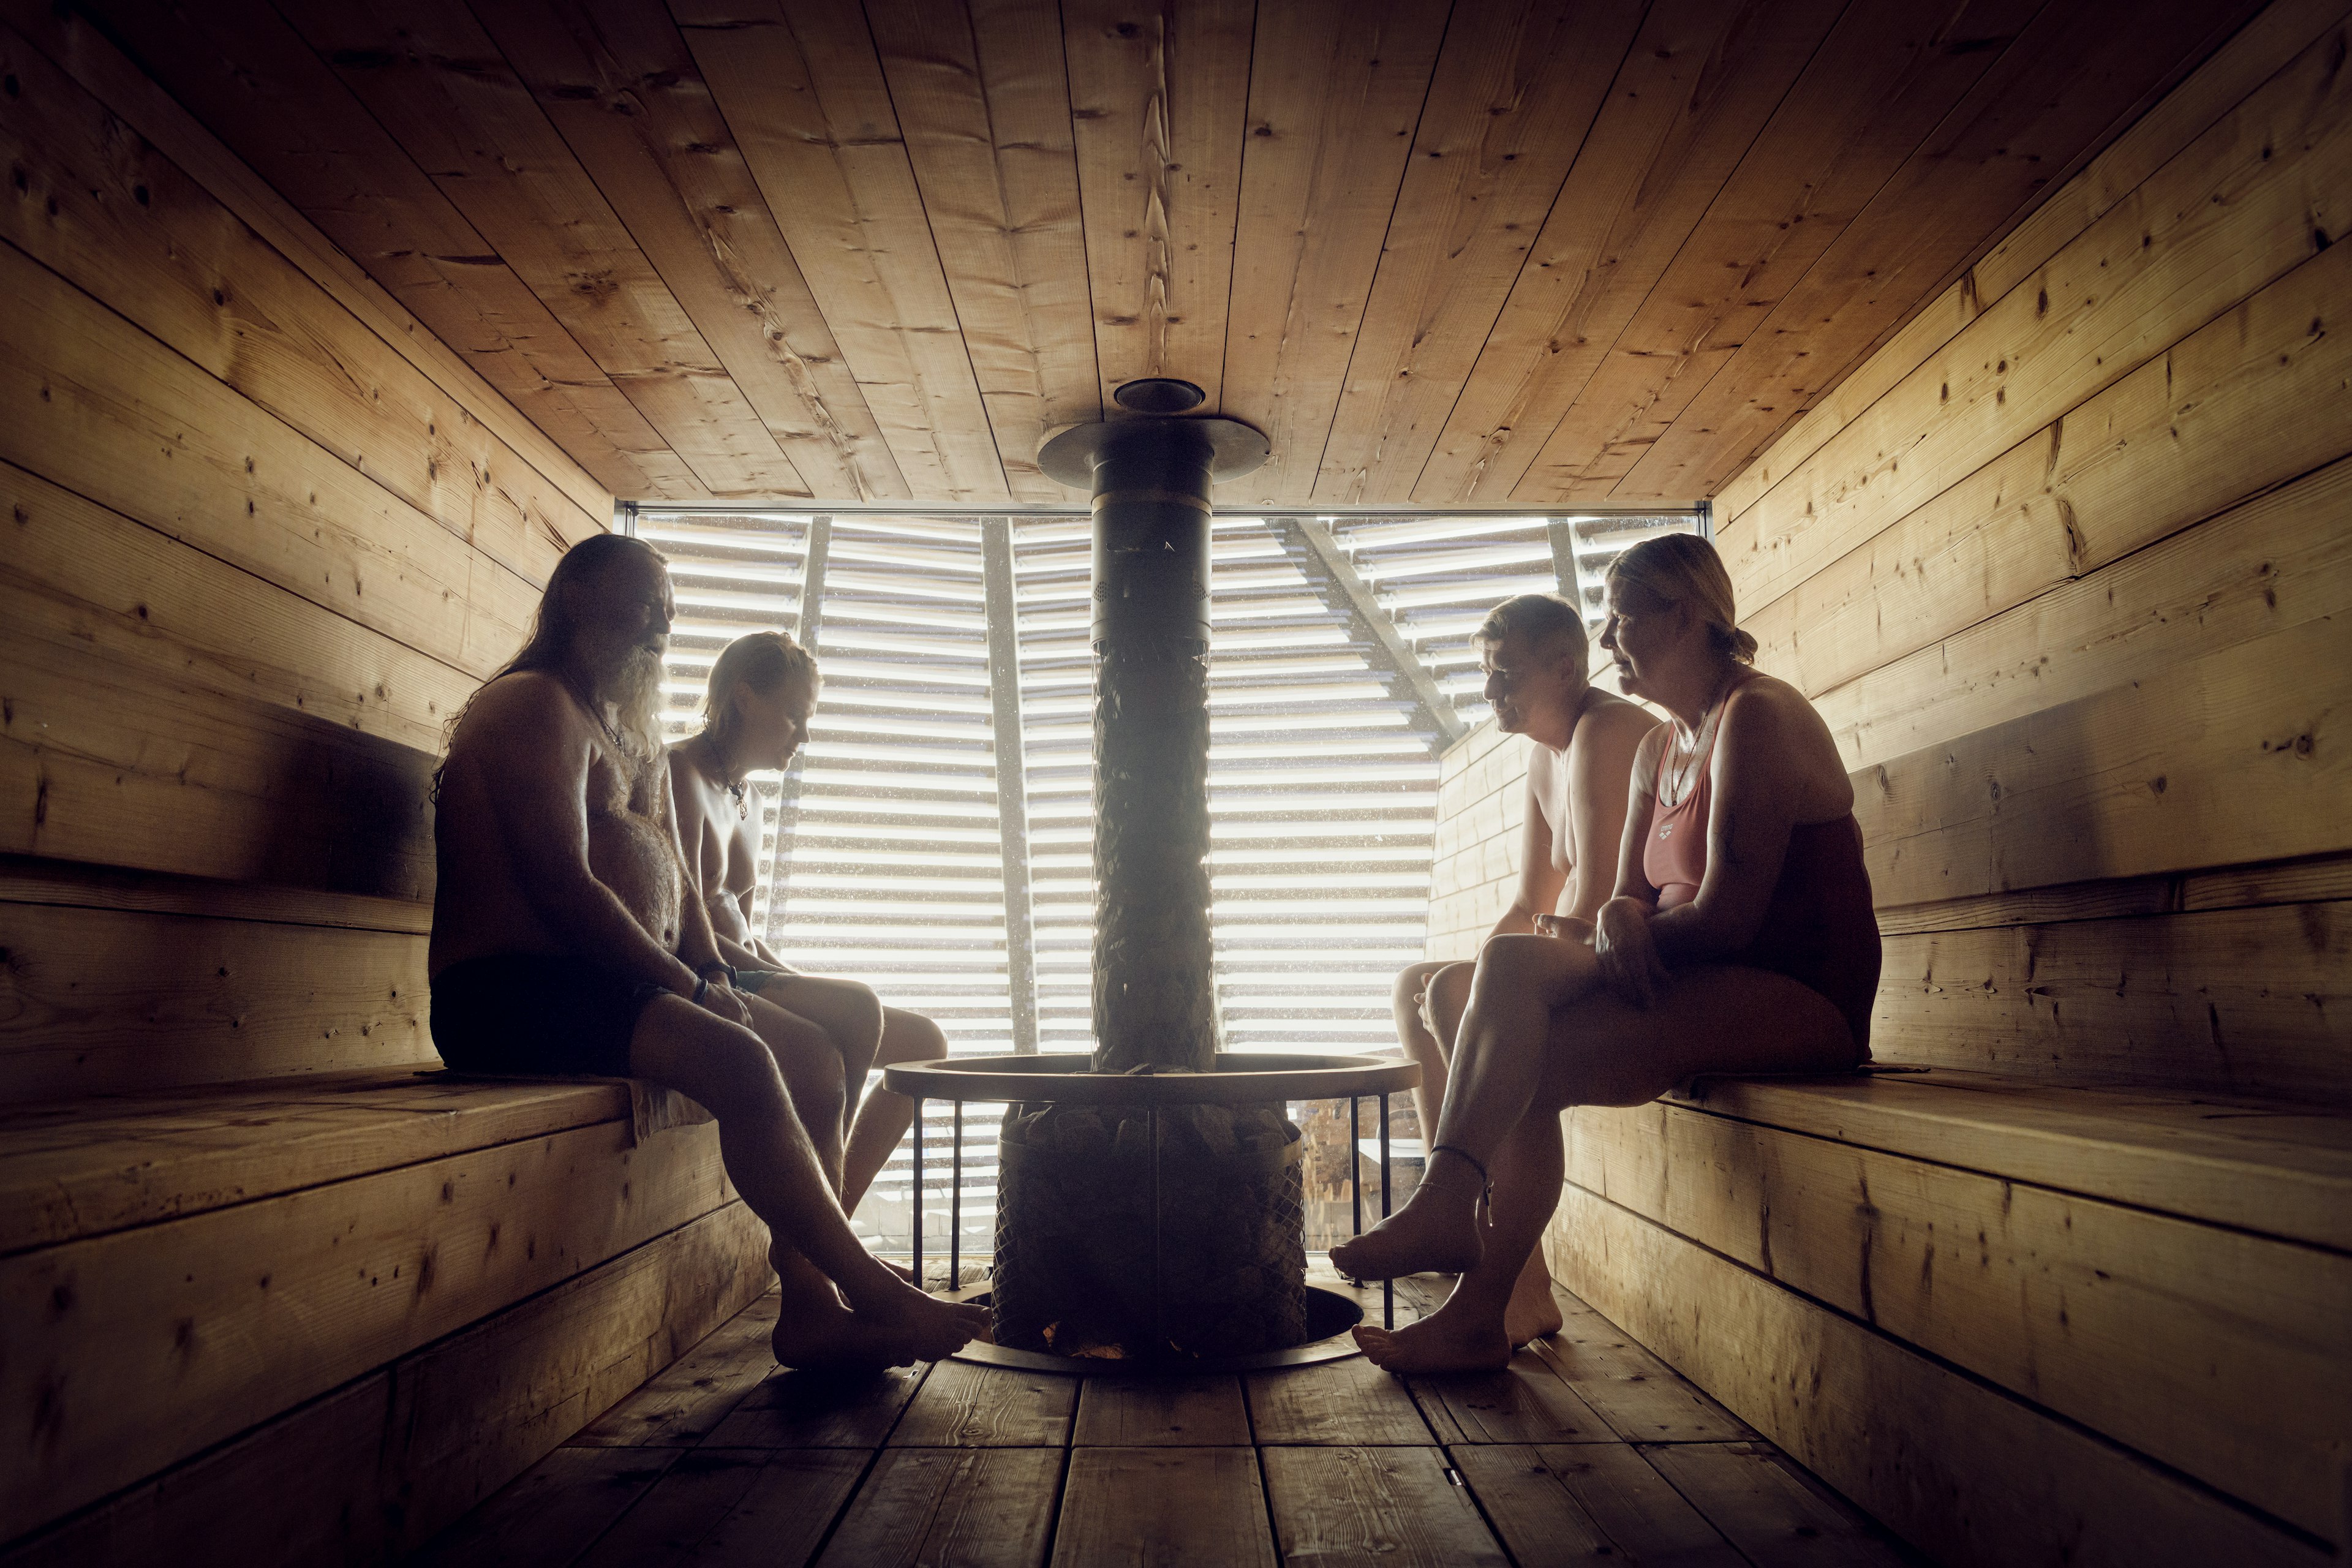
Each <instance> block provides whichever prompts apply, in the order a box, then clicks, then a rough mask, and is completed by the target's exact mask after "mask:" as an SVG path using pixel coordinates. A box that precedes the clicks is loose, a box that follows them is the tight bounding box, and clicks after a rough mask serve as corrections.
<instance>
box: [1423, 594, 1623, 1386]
mask: <svg viewBox="0 0 2352 1568" xmlns="http://www.w3.org/2000/svg"><path fill="white" fill-rule="evenodd" d="M1470 640H1471V644H1472V646H1473V647H1476V648H1477V649H1478V650H1479V654H1480V657H1481V662H1482V663H1483V664H1484V666H1485V667H1486V700H1487V702H1488V703H1489V704H1490V705H1491V706H1492V707H1493V708H1494V710H1495V723H1496V727H1497V728H1499V729H1501V730H1502V731H1504V733H1506V734H1510V735H1525V736H1527V737H1528V739H1529V740H1531V741H1533V742H1535V744H1534V745H1533V746H1531V747H1530V748H1528V799H1527V826H1526V827H1525V829H1524V830H1523V834H1522V838H1523V843H1522V847H1521V850H1520V856H1519V889H1518V896H1517V899H1515V900H1513V901H1512V903H1511V907H1510V908H1509V909H1507V910H1504V911H1503V918H1502V919H1500V920H1498V921H1496V922H1495V929H1494V930H1493V931H1491V932H1489V933H1488V935H1489V938H1490V939H1491V938H1492V937H1496V936H1503V935H1507V934H1517V935H1526V934H1528V933H1530V932H1532V933H1534V934H1536V935H1538V936H1549V937H1560V938H1566V939H1570V940H1575V941H1582V942H1590V941H1591V939H1592V920H1593V917H1594V916H1595V915H1597V914H1598V913H1600V910H1601V904H1602V903H1603V902H1604V901H1606V900H1607V899H1608V897H1609V891H1610V888H1611V886H1612V881H1613V879H1614V877H1615V874H1616V869H1617V863H1616V858H1615V857H1616V850H1617V844H1618V841H1619V839H1621V838H1622V837H1623V836H1624V831H1625V804H1626V786H1627V784H1628V783H1629V782H1630V780H1631V779H1632V777H1633V753H1634V752H1637V751H1638V750H1640V749H1641V744H1642V737H1643V736H1644V735H1646V734H1648V733H1649V732H1650V731H1651V730H1652V729H1654V728H1655V727H1656V724H1657V721H1656V720H1655V719H1653V718H1652V717H1651V716H1650V715H1649V714H1648V713H1647V712H1646V711H1644V710H1643V709H1641V708H1640V707H1637V706H1636V705H1634V704H1633V703H1631V702H1628V701H1626V700H1624V699H1622V698H1621V697H1614V696H1612V695H1611V694H1610V693H1608V692H1606V691H1602V690H1601V689H1599V688H1597V687H1595V686H1594V685H1592V683H1591V680H1590V679H1588V677H1587V675H1586V664H1587V659H1588V657H1589V655H1588V652H1587V649H1586V647H1585V637H1584V617H1583V616H1580V615H1579V614H1578V613H1577V609H1576V606H1575V605H1571V604H1570V603H1569V602H1568V601H1567V600H1566V599H1563V598H1561V597H1559V595H1555V594H1522V595H1518V596H1517V597H1516V598H1511V599H1506V600H1504V601H1503V602H1502V603H1501V604H1499V605H1496V606H1495V608H1494V610H1493V612H1492V613H1491V614H1489V615H1488V616H1487V617H1486V620H1485V621H1483V622H1481V623H1480V624H1479V626H1478V629H1477V631H1476V632H1475V633H1473V634H1472V636H1471V639H1470ZM1473 967H1474V966H1473V965H1471V964H1469V963H1445V962H1443V961H1432V962H1425V963H1415V964H1410V965H1408V966H1407V967H1406V968H1405V970H1404V972H1403V973H1401V974H1399V975H1398V976H1397V983H1396V996H1395V1002H1396V1025H1397V1035H1398V1037H1400V1038H1401V1039H1402V1041H1403V1042H1404V1049H1405V1055H1407V1056H1408V1057H1410V1058H1412V1059H1413V1060H1414V1061H1417V1062H1419V1063H1420V1064H1421V1087H1420V1088H1419V1089H1414V1090H1413V1091H1412V1099H1413V1108H1414V1110H1417V1111H1418V1112H1420V1115H1421V1127H1422V1135H1423V1139H1424V1140H1426V1141H1428V1142H1435V1139H1434V1137H1433V1132H1434V1130H1435V1128H1436V1126H1437V1120H1438V1110H1439V1108H1440V1107H1442V1106H1443V1105H1444V1103H1445V1078H1446V1067H1447V1063H1448V1058H1450V1057H1451V1056H1452V1054H1453V1050H1454V1030H1455V1028H1456V1027H1457V1026H1459V1025H1460V1023H1461V1020H1462V1012H1463V1009H1464V1008H1465V1007H1466V1006H1467V1005H1469V1000H1470V977H1471V974H1472V973H1473ZM1559 1324H1560V1316H1559V1302H1557V1301H1555V1300H1553V1299H1552V1293H1551V1271H1550V1270H1549V1268H1547V1267H1546V1266H1545V1264H1544V1256H1543V1249H1542V1248H1540V1247H1538V1248H1537V1249H1536V1250H1535V1251H1534V1252H1532V1253H1530V1254H1529V1255H1528V1261H1527V1267H1526V1268H1524V1269H1522V1270H1521V1271H1520V1274H1519V1278H1518V1279H1517V1283H1516V1286H1515V1288H1514V1289H1513V1290H1512V1293H1511V1302H1510V1310H1509V1312H1508V1313H1507V1323H1506V1331H1507V1333H1508V1334H1509V1336H1510V1341H1511V1342H1512V1343H1513V1344H1515V1345H1521V1344H1525V1343H1527V1342H1528V1341H1529V1340H1532V1339H1538V1338H1540V1337H1541V1336H1543V1335H1545V1334H1549V1333H1551V1332H1552V1331H1555V1330H1557V1329H1558V1328H1559Z"/></svg>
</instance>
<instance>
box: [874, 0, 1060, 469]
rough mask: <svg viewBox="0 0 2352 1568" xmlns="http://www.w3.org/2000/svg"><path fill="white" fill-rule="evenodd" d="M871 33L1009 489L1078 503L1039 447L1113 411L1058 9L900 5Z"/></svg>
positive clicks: (878, 18)
mask: <svg viewBox="0 0 2352 1568" xmlns="http://www.w3.org/2000/svg"><path fill="white" fill-rule="evenodd" d="M866 22H867V25H868V26H871V27H872V29H873V32H874V42H875V47H877V50H878V51H879V52H880V55H881V58H882V68H883V70H884V72H885V73H886V74H887V78H888V79H889V85H890V98H891V103H892V105H893V106H894V107H895V108H896V110H897V111H898V124H899V129H900V132H901V133H902V134H903V135H904V136H905V138H906V142H907V155H908V159H909V160H910V161H911V162H912V163H913V165H914V173H915V180H916V183H917V184H919V186H920V187H921V191H922V199H923V211H924V214H925V216H926V217H927V218H928V220H929V225H930V229H931V234H932V237H933V238H934V240H935V241H936V243H937V246H938V249H939V258H940V267H941V268H943V269H944V270H945V272H946V275H947V285H948V291H949V292H950V294H951V295H952V296H953V297H954V300H955V313H956V321H957V322H958V324H959V326H960V327H961V331H962V333H963V341H964V346H965V348H966V349H967V350H968V351H969V353H971V367H972V374H973V375H974V376H975V377H976V378H977V379H978V381H979V384H980V395H981V400H982V402H983V403H984V404H985V405H987V408H988V419H989V425H990V427H991V428H992V429H993V430H994V431H995V432H996V455H997V458H998V459H999V460H1000V461H1001V462H1002V464H1003V468H1004V475H1005V479H1006V482H1007V484H1008V485H1009V486H1010V487H1011V492H1012V494H1013V498H1014V499H1015V500H1024V501H1037V502H1045V503H1048V504H1053V505H1062V504H1065V503H1066V502H1068V501H1069V500H1071V499H1072V497H1071V494H1070V492H1069V491H1067V490H1066V489H1063V488H1062V487H1061V486H1060V485H1058V484H1056V483H1055V482H1054V481H1053V480H1051V479H1046V478H1045V474H1044V472H1043V471H1042V470H1041V469H1039V468H1038V467H1037V448H1038V447H1040V446H1041V445H1042V444H1043V443H1044V441H1045V437H1047V436H1049V435H1052V434H1054V433H1055V432H1056V431H1058V430H1059V429H1060V428H1061V427H1062V426H1066V425H1076V424H1078V423H1080V422H1081V421H1084V420H1089V419H1098V418H1100V417H1101V416H1102V407H1103V404H1102V383H1101V378H1100V376H1099V375H1098V374H1097V370H1096V366H1095V330H1094V317H1093V312H1092V310H1091V308H1090V304H1089V297H1088V294H1087V256H1086V231H1085V227H1084V226H1083V224H1082V223H1081V221H1080V216H1079V211H1078V168H1077V147H1076V140H1075V137H1074V134H1073V132H1072V129H1071V120H1070V89H1069V77H1068V73H1067V68H1066V65H1065V63H1064V60H1063V58H1062V27H1061V17H1060V14H1059V10H1058V8H1057V7H1056V6H1054V5H1045V4H1043V3H1042V0H978V3H977V4H973V3H971V0H889V3H887V4H885V3H877V4H876V5H868V6H867V7H866Z"/></svg>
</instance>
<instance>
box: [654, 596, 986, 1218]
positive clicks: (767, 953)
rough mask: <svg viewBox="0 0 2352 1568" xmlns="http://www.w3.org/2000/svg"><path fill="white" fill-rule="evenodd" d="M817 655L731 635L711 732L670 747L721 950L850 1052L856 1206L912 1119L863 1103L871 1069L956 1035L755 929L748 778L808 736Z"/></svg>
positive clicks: (913, 1057)
mask: <svg viewBox="0 0 2352 1568" xmlns="http://www.w3.org/2000/svg"><path fill="white" fill-rule="evenodd" d="M816 693H817V670H816V660H815V658H814V657H813V656H811V654H810V653H809V651H808V650H807V649H806V648H804V647H801V646H800V645H799V644H798V643H796V642H794V641H793V639H792V638H790V637H786V636H784V635H783V634H782V632H754V633H752V634H751V636H749V637H738V638H736V639H735V641H733V642H731V643H730V644H728V645H727V647H726V648H725V649H724V650H723V651H722V652H721V653H720V654H719V659H718V662H717V663H715V664H713V665H712V666H711V667H710V686H709V693H708V696H707V697H706V699H705V700H704V703H703V714H704V719H705V722H704V725H703V729H702V732H701V733H700V734H698V735H696V736H694V737H692V738H691V739H688V740H686V741H682V742H678V744H677V745H676V746H673V747H671V748H670V753H669V780H670V790H671V792H672V794H673V795H674V796H675V797H676V800H677V825H678V835H679V837H680V839H681V841H682V842H683V843H684V844H685V846H686V847H687V870H688V875H689V876H692V877H695V878H696V879H698V881H699V883H700V885H701V898H702V902H703V907H704V909H705V910H708V911H709V918H710V925H711V930H712V931H713V933H714V934H715V935H716V936H717V938H718V942H719V958H720V959H721V960H722V961H723V962H725V963H730V964H732V965H734V967H735V988H736V989H737V990H739V991H747V992H751V993H753V994H757V995H758V996H760V997H761V999H762V1000H764V1001H767V1002H772V1003H773V1004H775V1005H777V1006H779V1007H781V1008H782V1009H784V1010H785V1011H786V1012H788V1013H791V1014H793V1015H795V1016H799V1017H802V1018H805V1019H807V1020H809V1021H810V1022H811V1023H812V1024H814V1025H815V1026H817V1027H819V1028H821V1029H823V1030H824V1032H825V1034H826V1035H827V1036H828V1037H831V1039H832V1040H833V1043H834V1046H835V1048H836V1049H837V1050H839V1052H840V1053H841V1059H842V1062H843V1064H844V1068H845V1080H844V1081H845V1082H846V1083H847V1085H848V1086H849V1095H848V1097H847V1098H846V1099H845V1100H844V1101H843V1110H844V1112H845V1113H847V1112H848V1111H850V1110H853V1109H854V1110H856V1122H855V1124H854V1125H853V1126H852V1127H851V1128H850V1129H849V1134H848V1138H849V1142H848V1151H847V1153H846V1156H845V1163H844V1167H843V1174H842V1182H841V1206H842V1207H843V1209H845V1211H847V1212H849V1213H852V1214H855V1213H856V1211H857V1205H858V1201H859V1200H860V1199H862V1198H863V1197H865V1195H866V1188H867V1187H869V1186H871V1185H872V1184H873V1183H874V1178H875V1177H876V1176H877V1175H878V1174H880V1173H881V1170H882V1166H883V1163H884V1162H885V1161H887V1160H888V1159H889V1157H890V1151H891V1150H893V1149H895V1148H897V1147H898V1140H899V1139H901V1138H903V1137H905V1136H906V1135H907V1129H908V1126H909V1125H911V1124H912V1123H913V1121H914V1120H915V1102H914V1101H913V1100H909V1099H908V1098H907V1097H906V1096H905V1095H903V1094H894V1093H892V1092H890V1091H889V1090H888V1089H876V1090H875V1091H874V1092H873V1093H872V1094H870V1095H867V1096H866V1102H865V1104H864V1105H862V1106H860V1105H857V1104H856V1094H857V1091H858V1090H859V1089H861V1088H863V1087H864V1085H865V1082H866V1070H867V1069H868V1068H878V1067H888V1066H890V1065H891V1064H893V1063H895V1062H919V1061H934V1060H937V1059H938V1058H940V1057H944V1056H946V1055H947V1054H948V1042H947V1037H946V1036H945V1035H943V1034H941V1033H940V1026H938V1025H937V1024H934V1023H932V1022H931V1021H930V1020H929V1018H926V1017H924V1016H921V1015H920V1014H917V1013H909V1012H907V1011H906V1010H905V1009H903V1008H899V1007H885V1006H884V1005H882V1003H881V999H880V998H878V997H877V996H876V995H875V994H874V992H873V990H872V988H871V987H868V986H865V985H861V984H858V983H857V982H856V981H855V980H834V979H829V978H826V977H825V976H823V975H816V974H803V973H798V972H797V971H795V970H792V969H788V968H786V967H785V965H784V963H783V961H782V959H780V958H778V957H777V956H776V955H775V953H774V952H772V951H771V950H770V948H769V947H768V944H767V943H766V942H762V941H761V940H760V939H759V938H758V937H757V936H754V935H753V934H752V933H751V920H750V917H751V883H752V878H753V874H754V868H756V867H757V866H758V864H759V857H760V825H759V824H758V823H756V822H754V821H752V820H751V806H750V803H749V801H748V798H747V796H746V795H745V791H744V785H743V780H744V776H745V775H746V774H748V773H751V772H753V771H754V770H761V769H765V770H781V769H782V767H783V766H784V764H785V763H789V762H791V761H792V758H793V752H796V751H798V750H799V749H800V744H801V742H802V741H803V740H804V739H805V738H806V737H807V735H808V721H809V715H810V713H811V712H812V711H814V710H815V707H816Z"/></svg>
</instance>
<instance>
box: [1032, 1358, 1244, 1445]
mask: <svg viewBox="0 0 2352 1568" xmlns="http://www.w3.org/2000/svg"><path fill="white" fill-rule="evenodd" d="M1249 1440H1250V1426H1249V1410H1248V1408H1247V1406H1245V1405H1244V1404H1243V1402H1242V1380H1241V1379H1240V1378H1238V1377H1235V1376H1233V1375H1232V1374H1230V1373H1228V1374H1226V1375H1224V1376H1221V1377H1166V1378H1149V1377H1135V1378H1126V1377H1090V1378H1087V1380H1086V1387H1085V1388H1084V1390H1082V1391H1081V1392H1080V1394H1078V1427H1077V1436H1076V1437H1075V1438H1073V1439H1072V1441H1074V1442H1075V1443H1076V1444H1077V1446H1078V1447H1082V1448H1084V1447H1111V1448H1117V1447H1195V1448H1197V1447H1227V1446H1230V1445H1233V1444H1237V1443H1238V1444H1244V1445H1246V1444H1247V1443H1248V1442H1249Z"/></svg>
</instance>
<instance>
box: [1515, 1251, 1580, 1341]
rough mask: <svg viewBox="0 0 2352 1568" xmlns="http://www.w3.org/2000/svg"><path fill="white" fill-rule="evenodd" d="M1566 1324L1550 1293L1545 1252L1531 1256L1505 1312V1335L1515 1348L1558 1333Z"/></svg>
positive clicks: (1549, 1279) (1534, 1253) (1549, 1272)
mask: <svg viewBox="0 0 2352 1568" xmlns="http://www.w3.org/2000/svg"><path fill="white" fill-rule="evenodd" d="M1563 1321H1565V1320H1564V1319H1562V1318H1561V1317H1560V1315H1559V1301H1558V1300H1556V1299H1555V1298H1554V1297H1553V1295H1552V1293H1551V1270H1550V1269H1549V1268H1546V1267H1544V1255H1543V1248H1542V1247H1537V1248H1536V1249H1535V1251H1533V1252H1531V1253H1529V1254H1528V1266H1527V1267H1526V1268H1522V1269H1520V1270H1519V1278H1518V1279H1517V1282H1516V1283H1514V1284H1513V1285H1512V1287H1511V1304H1510V1305H1509V1306H1507V1307H1506V1308H1504V1309H1503V1332H1504V1333H1506V1334H1507V1335H1508V1336H1509V1337H1510V1341H1511V1342H1512V1343H1513V1344H1515V1345H1523V1344H1526V1343H1527V1342H1528V1341H1529V1340H1539V1339H1541V1338H1543V1337H1544V1336H1545V1335H1546V1334H1556V1333H1558V1332H1559V1326H1560V1324H1561V1323H1562V1322H1563Z"/></svg>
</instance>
